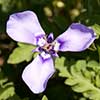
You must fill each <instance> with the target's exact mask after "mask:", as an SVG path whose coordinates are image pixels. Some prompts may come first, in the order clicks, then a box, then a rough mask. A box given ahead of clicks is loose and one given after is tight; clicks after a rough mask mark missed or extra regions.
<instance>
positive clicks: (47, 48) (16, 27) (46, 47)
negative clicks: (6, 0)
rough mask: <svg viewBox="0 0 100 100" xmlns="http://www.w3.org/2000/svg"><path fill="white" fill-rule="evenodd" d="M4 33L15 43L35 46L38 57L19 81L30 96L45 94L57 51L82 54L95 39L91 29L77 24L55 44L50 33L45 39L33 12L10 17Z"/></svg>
mask: <svg viewBox="0 0 100 100" xmlns="http://www.w3.org/2000/svg"><path fill="white" fill-rule="evenodd" d="M7 33H8V35H9V36H10V37H11V38H12V39H13V40H15V41H18V42H24V43H29V44H33V45H37V48H36V49H35V50H33V52H39V55H38V56H37V57H36V58H35V59H34V60H33V61H32V62H31V63H30V64H29V65H28V66H27V67H26V68H25V69H24V71H23V73H22V79H23V80H24V82H25V83H26V84H27V85H28V87H29V88H30V90H31V91H32V92H33V93H41V92H43V91H44V90H45V88H46V85H47V82H48V80H49V78H50V77H51V76H52V75H53V74H54V72H55V69H54V64H53V63H54V62H53V57H56V56H58V55H57V52H58V51H62V52H65V51H74V52H76V51H83V50H85V49H86V48H88V47H89V46H90V45H91V44H92V43H93V41H94V40H95V38H96V36H95V33H94V31H93V30H92V29H91V28H88V27H86V26H84V25H82V24H79V23H73V24H71V25H70V27H69V28H68V29H67V30H66V31H65V32H64V33H63V34H61V35H60V36H58V37H57V38H56V39H55V40H54V37H53V33H50V35H49V36H48V37H46V35H45V32H44V31H43V29H42V28H41V26H40V23H39V21H38V19H37V16H36V14H35V13H34V12H32V11H24V12H20V13H15V14H12V15H11V16H10V18H9V20H8V22H7Z"/></svg>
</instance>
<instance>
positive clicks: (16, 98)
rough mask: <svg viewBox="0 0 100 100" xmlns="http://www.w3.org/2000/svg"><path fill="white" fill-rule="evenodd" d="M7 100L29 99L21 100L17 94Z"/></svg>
mask: <svg viewBox="0 0 100 100" xmlns="http://www.w3.org/2000/svg"><path fill="white" fill-rule="evenodd" d="M8 100H29V98H24V99H21V98H20V97H19V96H18V95H17V94H15V95H14V96H12V97H10V98H9V99H8Z"/></svg>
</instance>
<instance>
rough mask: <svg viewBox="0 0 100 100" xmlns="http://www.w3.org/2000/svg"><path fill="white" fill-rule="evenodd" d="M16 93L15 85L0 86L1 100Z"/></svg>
mask: <svg viewBox="0 0 100 100" xmlns="http://www.w3.org/2000/svg"><path fill="white" fill-rule="evenodd" d="M14 94H15V89H14V87H13V85H12V86H11V85H10V86H7V87H5V88H0V100H6V99H7V98H9V97H11V96H13V95H14Z"/></svg>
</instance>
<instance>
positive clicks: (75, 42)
mask: <svg viewBox="0 0 100 100" xmlns="http://www.w3.org/2000/svg"><path fill="white" fill-rule="evenodd" d="M95 38H96V35H95V33H94V31H93V30H92V29H90V28H88V27H86V26H84V25H82V24H79V23H73V24H71V26H70V27H69V28H68V30H66V31H65V32H64V33H63V34H62V35H60V36H59V37H58V38H57V39H56V42H57V43H58V44H60V46H59V51H83V50H85V49H87V48H88V47H89V46H90V45H91V44H92V43H93V41H94V40H95Z"/></svg>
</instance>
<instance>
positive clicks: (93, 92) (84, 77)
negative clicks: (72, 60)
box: [65, 60, 100, 100]
mask: <svg viewBox="0 0 100 100" xmlns="http://www.w3.org/2000/svg"><path fill="white" fill-rule="evenodd" d="M98 65H99V64H98V63H97V62H96V61H89V62H88V63H86V61H85V60H79V61H77V62H76V64H74V65H72V66H71V67H70V73H71V74H70V75H71V76H70V77H67V79H66V80H65V84H67V85H69V86H71V87H72V89H73V91H75V92H79V93H82V94H83V95H84V97H86V98H89V99H92V100H100V96H99V95H100V88H98V87H100V74H99V73H100V70H99V68H98V67H100V66H98ZM94 66H95V67H94ZM95 69H96V70H95Z"/></svg>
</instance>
